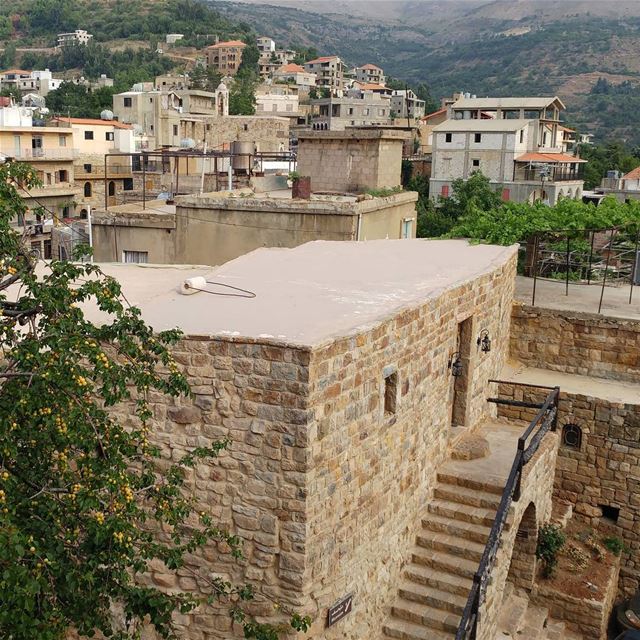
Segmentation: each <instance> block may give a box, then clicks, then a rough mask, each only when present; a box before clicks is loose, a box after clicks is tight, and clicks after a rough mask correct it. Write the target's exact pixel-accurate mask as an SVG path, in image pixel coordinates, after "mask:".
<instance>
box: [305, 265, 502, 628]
mask: <svg viewBox="0 0 640 640" xmlns="http://www.w3.org/2000/svg"><path fill="white" fill-rule="evenodd" d="M513 269H514V262H513V260H512V261H510V263H509V264H508V265H507V266H506V267H505V268H502V269H499V270H498V271H496V272H494V274H490V275H486V276H483V277H481V278H479V279H478V280H476V281H474V282H473V284H468V285H465V286H463V287H459V288H455V289H452V290H450V291H447V292H446V293H444V294H443V295H442V296H441V297H440V298H439V299H437V300H434V301H433V302H431V303H430V304H427V305H424V306H422V307H420V308H416V309H412V310H408V311H404V312H403V313H402V314H400V315H398V316H396V317H394V318H390V319H389V320H388V321H386V322H384V323H382V324H381V325H379V326H377V327H375V328H374V329H373V330H371V331H367V332H366V333H362V334H359V335H357V336H352V337H349V338H345V339H341V340H337V341H335V342H332V343H330V344H327V345H326V346H325V347H324V348H322V349H318V350H315V351H314V352H313V354H312V357H311V365H310V366H311V369H310V372H311V373H310V380H311V384H310V406H311V407H312V409H313V411H314V415H313V422H312V423H310V425H309V439H310V442H309V444H310V452H309V455H310V460H309V467H310V470H309V476H308V480H307V487H308V497H307V513H308V537H307V565H306V574H305V575H306V579H307V581H308V584H309V585H310V592H309V593H310V596H311V599H312V601H313V604H314V610H313V614H314V616H315V617H316V618H317V622H316V624H315V625H314V627H313V630H312V632H311V637H314V638H320V637H322V638H323V639H326V640H330V639H334V638H335V639H337V638H340V639H352V640H356V639H357V640H361V639H362V638H372V639H374V638H379V637H380V635H381V629H382V624H383V621H384V620H385V619H386V617H387V616H388V615H389V614H390V607H391V605H392V603H393V601H394V599H395V597H396V595H397V587H398V580H399V579H400V574H401V570H402V567H403V563H404V562H406V561H407V560H408V558H409V554H410V551H411V548H412V545H413V542H414V540H415V535H416V533H417V532H418V530H419V529H420V527H421V522H420V515H421V514H423V513H424V510H425V506H426V505H427V503H428V501H429V499H430V497H431V491H432V490H433V487H434V484H435V473H436V469H437V467H438V465H439V464H440V463H441V462H443V460H445V458H446V457H447V446H448V441H449V434H450V430H451V403H450V389H451V385H452V384H453V381H454V378H453V376H451V373H450V370H449V369H448V361H449V358H450V355H451V353H453V352H454V351H455V350H456V341H457V335H458V323H459V322H461V321H463V320H465V319H467V318H469V317H472V318H473V319H472V323H473V327H474V329H473V331H472V340H473V344H472V349H471V355H470V358H469V363H468V366H469V369H470V382H469V392H468V398H469V399H468V411H467V423H466V424H467V427H471V426H473V425H475V424H477V423H478V422H480V421H481V420H482V418H483V417H484V416H485V415H486V412H487V411H489V410H490V405H488V404H487V402H486V400H485V398H486V395H487V388H486V385H487V380H488V379H489V378H492V377H493V376H494V375H495V374H496V372H497V371H498V370H499V369H500V366H501V363H502V362H503V360H504V358H505V356H506V352H507V349H508V344H507V341H506V336H507V335H508V327H509V316H510V299H511V295H512V287H513V280H512V278H513ZM485 327H487V328H488V329H489V330H490V331H491V334H492V335H493V336H495V348H494V349H493V350H492V351H491V352H490V353H482V352H480V350H479V348H477V345H476V343H475V339H476V336H477V335H478V332H479V331H480V329H481V328H485ZM385 380H386V382H385ZM389 384H391V385H392V386H391V389H390V391H391V392H392V394H393V397H392V398H390V402H385V395H386V393H385V388H386V385H389ZM385 405H386V408H387V409H388V410H385ZM350 593H351V594H353V596H354V599H353V612H352V613H351V614H350V615H349V616H348V617H347V618H345V619H344V620H342V621H341V622H340V623H338V624H336V625H335V626H332V627H330V628H326V629H325V628H324V626H325V619H326V615H327V609H328V607H329V606H331V605H332V604H334V603H335V602H336V601H337V600H339V599H340V598H341V597H342V596H344V595H346V594H350Z"/></svg>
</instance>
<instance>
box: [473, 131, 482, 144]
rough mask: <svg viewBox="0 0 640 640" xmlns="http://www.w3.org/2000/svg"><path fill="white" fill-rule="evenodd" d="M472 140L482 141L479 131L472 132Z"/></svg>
mask: <svg viewBox="0 0 640 640" xmlns="http://www.w3.org/2000/svg"><path fill="white" fill-rule="evenodd" d="M473 141H474V142H482V134H481V133H474V134H473Z"/></svg>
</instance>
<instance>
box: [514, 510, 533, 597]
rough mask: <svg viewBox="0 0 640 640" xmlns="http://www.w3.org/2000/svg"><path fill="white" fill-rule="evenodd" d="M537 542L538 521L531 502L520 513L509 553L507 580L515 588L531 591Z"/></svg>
mask: <svg viewBox="0 0 640 640" xmlns="http://www.w3.org/2000/svg"><path fill="white" fill-rule="evenodd" d="M537 544H538V522H537V520H536V505H535V504H534V503H533V502H531V503H529V506H528V507H527V508H526V510H525V512H524V513H523V514H522V519H521V520H520V525H519V526H518V531H517V532H516V539H515V542H514V544H513V553H512V554H511V564H510V565H509V575H508V576H507V582H511V583H512V584H513V585H515V587H516V589H524V590H525V591H527V592H529V591H531V589H532V587H533V580H534V578H535V575H536V546H537Z"/></svg>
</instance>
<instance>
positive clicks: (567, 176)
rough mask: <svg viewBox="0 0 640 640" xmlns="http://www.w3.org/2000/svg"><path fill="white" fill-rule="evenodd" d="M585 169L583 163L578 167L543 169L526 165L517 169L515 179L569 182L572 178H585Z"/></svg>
mask: <svg viewBox="0 0 640 640" xmlns="http://www.w3.org/2000/svg"><path fill="white" fill-rule="evenodd" d="M583 176H584V171H583V169H582V165H580V167H579V168H576V169H568V168H557V169H553V168H551V169H546V170H543V171H541V170H540V168H538V167H524V168H521V169H516V171H515V175H514V180H524V181H526V182H542V180H544V181H546V182H567V181H571V180H583Z"/></svg>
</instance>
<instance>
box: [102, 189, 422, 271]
mask: <svg viewBox="0 0 640 640" xmlns="http://www.w3.org/2000/svg"><path fill="white" fill-rule="evenodd" d="M283 196H284V197H283ZM417 198H418V196H417V194H416V193H413V192H407V193H395V194H391V195H389V196H387V197H381V198H364V197H358V196H319V195H318V196H315V195H314V196H312V197H311V199H310V200H292V199H291V194H290V192H289V193H286V192H285V193H283V194H259V193H254V192H252V191H250V190H243V191H239V192H217V193H215V192H214V193H205V194H202V195H193V196H179V197H178V198H176V201H175V205H170V204H167V203H166V202H164V201H154V202H150V203H148V206H147V208H146V209H143V208H142V204H141V203H132V204H127V205H121V206H117V207H112V208H110V209H109V210H108V211H104V210H96V211H94V213H93V227H92V228H93V238H94V245H95V257H96V260H98V261H100V262H134V261H139V262H149V263H155V264H187V263H195V264H208V265H219V264H223V263H225V262H229V261H230V260H234V259H235V258H237V257H239V256H242V255H244V254H246V253H249V252H251V251H253V250H254V249H258V248H261V247H289V248H291V247H296V246H298V245H301V244H304V243H305V242H309V241H311V240H344V241H356V240H363V241H364V240H375V239H385V238H391V239H393V238H398V239H399V238H415V233H416V213H415V203H416V201H417ZM116 251H118V252H119V253H118V254H117V255H116V253H115V252H116Z"/></svg>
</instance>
